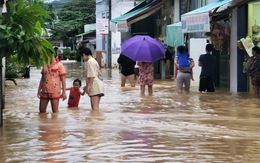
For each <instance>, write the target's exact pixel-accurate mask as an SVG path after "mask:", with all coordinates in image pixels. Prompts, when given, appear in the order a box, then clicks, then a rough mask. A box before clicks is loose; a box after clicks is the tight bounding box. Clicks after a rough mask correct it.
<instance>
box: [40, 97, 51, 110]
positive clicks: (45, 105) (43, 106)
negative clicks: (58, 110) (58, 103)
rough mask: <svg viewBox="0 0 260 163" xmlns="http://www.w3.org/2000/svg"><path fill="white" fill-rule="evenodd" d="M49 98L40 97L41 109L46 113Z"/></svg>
mask: <svg viewBox="0 0 260 163" xmlns="http://www.w3.org/2000/svg"><path fill="white" fill-rule="evenodd" d="M48 103H49V99H40V104H39V111H40V113H46V110H47V106H48Z"/></svg>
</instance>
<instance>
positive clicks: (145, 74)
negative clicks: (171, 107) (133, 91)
mask: <svg viewBox="0 0 260 163" xmlns="http://www.w3.org/2000/svg"><path fill="white" fill-rule="evenodd" d="M137 64H138V66H139V76H138V83H139V84H140V89H141V95H144V94H145V85H148V93H149V95H152V94H153V80H154V66H153V63H151V62H138V63H137Z"/></svg>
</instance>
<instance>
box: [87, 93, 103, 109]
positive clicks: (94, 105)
mask: <svg viewBox="0 0 260 163" xmlns="http://www.w3.org/2000/svg"><path fill="white" fill-rule="evenodd" d="M100 99H101V97H99V96H92V97H90V103H91V108H92V110H99V103H100Z"/></svg>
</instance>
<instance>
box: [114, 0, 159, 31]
mask: <svg viewBox="0 0 260 163" xmlns="http://www.w3.org/2000/svg"><path fill="white" fill-rule="evenodd" d="M163 2H164V1H162V2H159V3H157V4H156V3H150V4H148V5H146V6H143V7H141V8H138V9H136V10H133V11H131V12H128V13H126V14H124V15H122V16H119V17H117V18H115V19H112V20H111V22H113V23H117V30H118V31H120V32H127V31H128V29H129V26H130V25H131V24H133V23H135V22H138V21H140V20H142V19H144V18H147V17H148V16H150V15H152V14H154V13H156V12H157V11H158V10H159V9H160V8H161V7H162V5H163Z"/></svg>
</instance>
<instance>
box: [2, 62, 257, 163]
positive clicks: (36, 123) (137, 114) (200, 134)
mask: <svg viewBox="0 0 260 163" xmlns="http://www.w3.org/2000/svg"><path fill="white" fill-rule="evenodd" d="M66 68H67V72H68V76H67V85H68V86H71V85H72V82H73V80H74V79H75V78H80V79H81V80H82V81H84V80H85V79H84V75H83V71H82V70H81V67H80V66H79V64H75V63H70V64H66ZM103 74H104V83H105V96H104V97H102V99H101V104H100V108H101V109H100V111H91V107H90V101H89V97H88V96H83V97H81V101H80V104H79V108H68V107H67V101H61V102H60V113H58V114H53V113H51V107H50V106H48V109H47V113H46V114H39V113H38V103H39V100H38V99H37V97H36V93H37V87H38V82H39V79H40V70H31V78H30V79H18V80H17V82H18V86H17V87H16V86H14V85H13V84H12V83H11V82H8V81H7V83H6V84H7V86H6V109H5V110H4V126H3V128H1V129H0V136H1V137H0V147H1V148H0V149H1V151H0V162H95V163H96V162H156V163H157V162H173V163H180V162H182V163H183V162H187V163H190V162H195V163H197V162H199V163H209V162H223V163H226V162H228V163H229V162H234V163H237V162H243V163H248V162H250V163H251V162H252V163H258V162H259V161H260V138H259V132H258V131H259V129H260V127H259V126H260V122H259V118H260V109H259V108H260V100H259V99H257V98H254V97H253V96H252V95H250V94H248V93H238V94H233V93H229V91H227V90H218V91H217V92H216V93H211V94H200V93H198V92H197V86H196V85H197V83H195V82H194V83H192V84H193V86H192V88H191V93H190V94H182V95H179V94H178V93H177V92H176V85H175V84H176V83H175V82H173V81H172V80H157V81H155V85H154V95H153V96H148V95H147V96H140V89H139V86H136V87H135V88H132V87H130V86H129V85H128V86H127V87H125V88H121V87H120V74H119V71H118V70H108V69H106V70H103ZM83 83H84V84H83V85H85V82H83ZM68 93H69V92H68Z"/></svg>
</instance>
